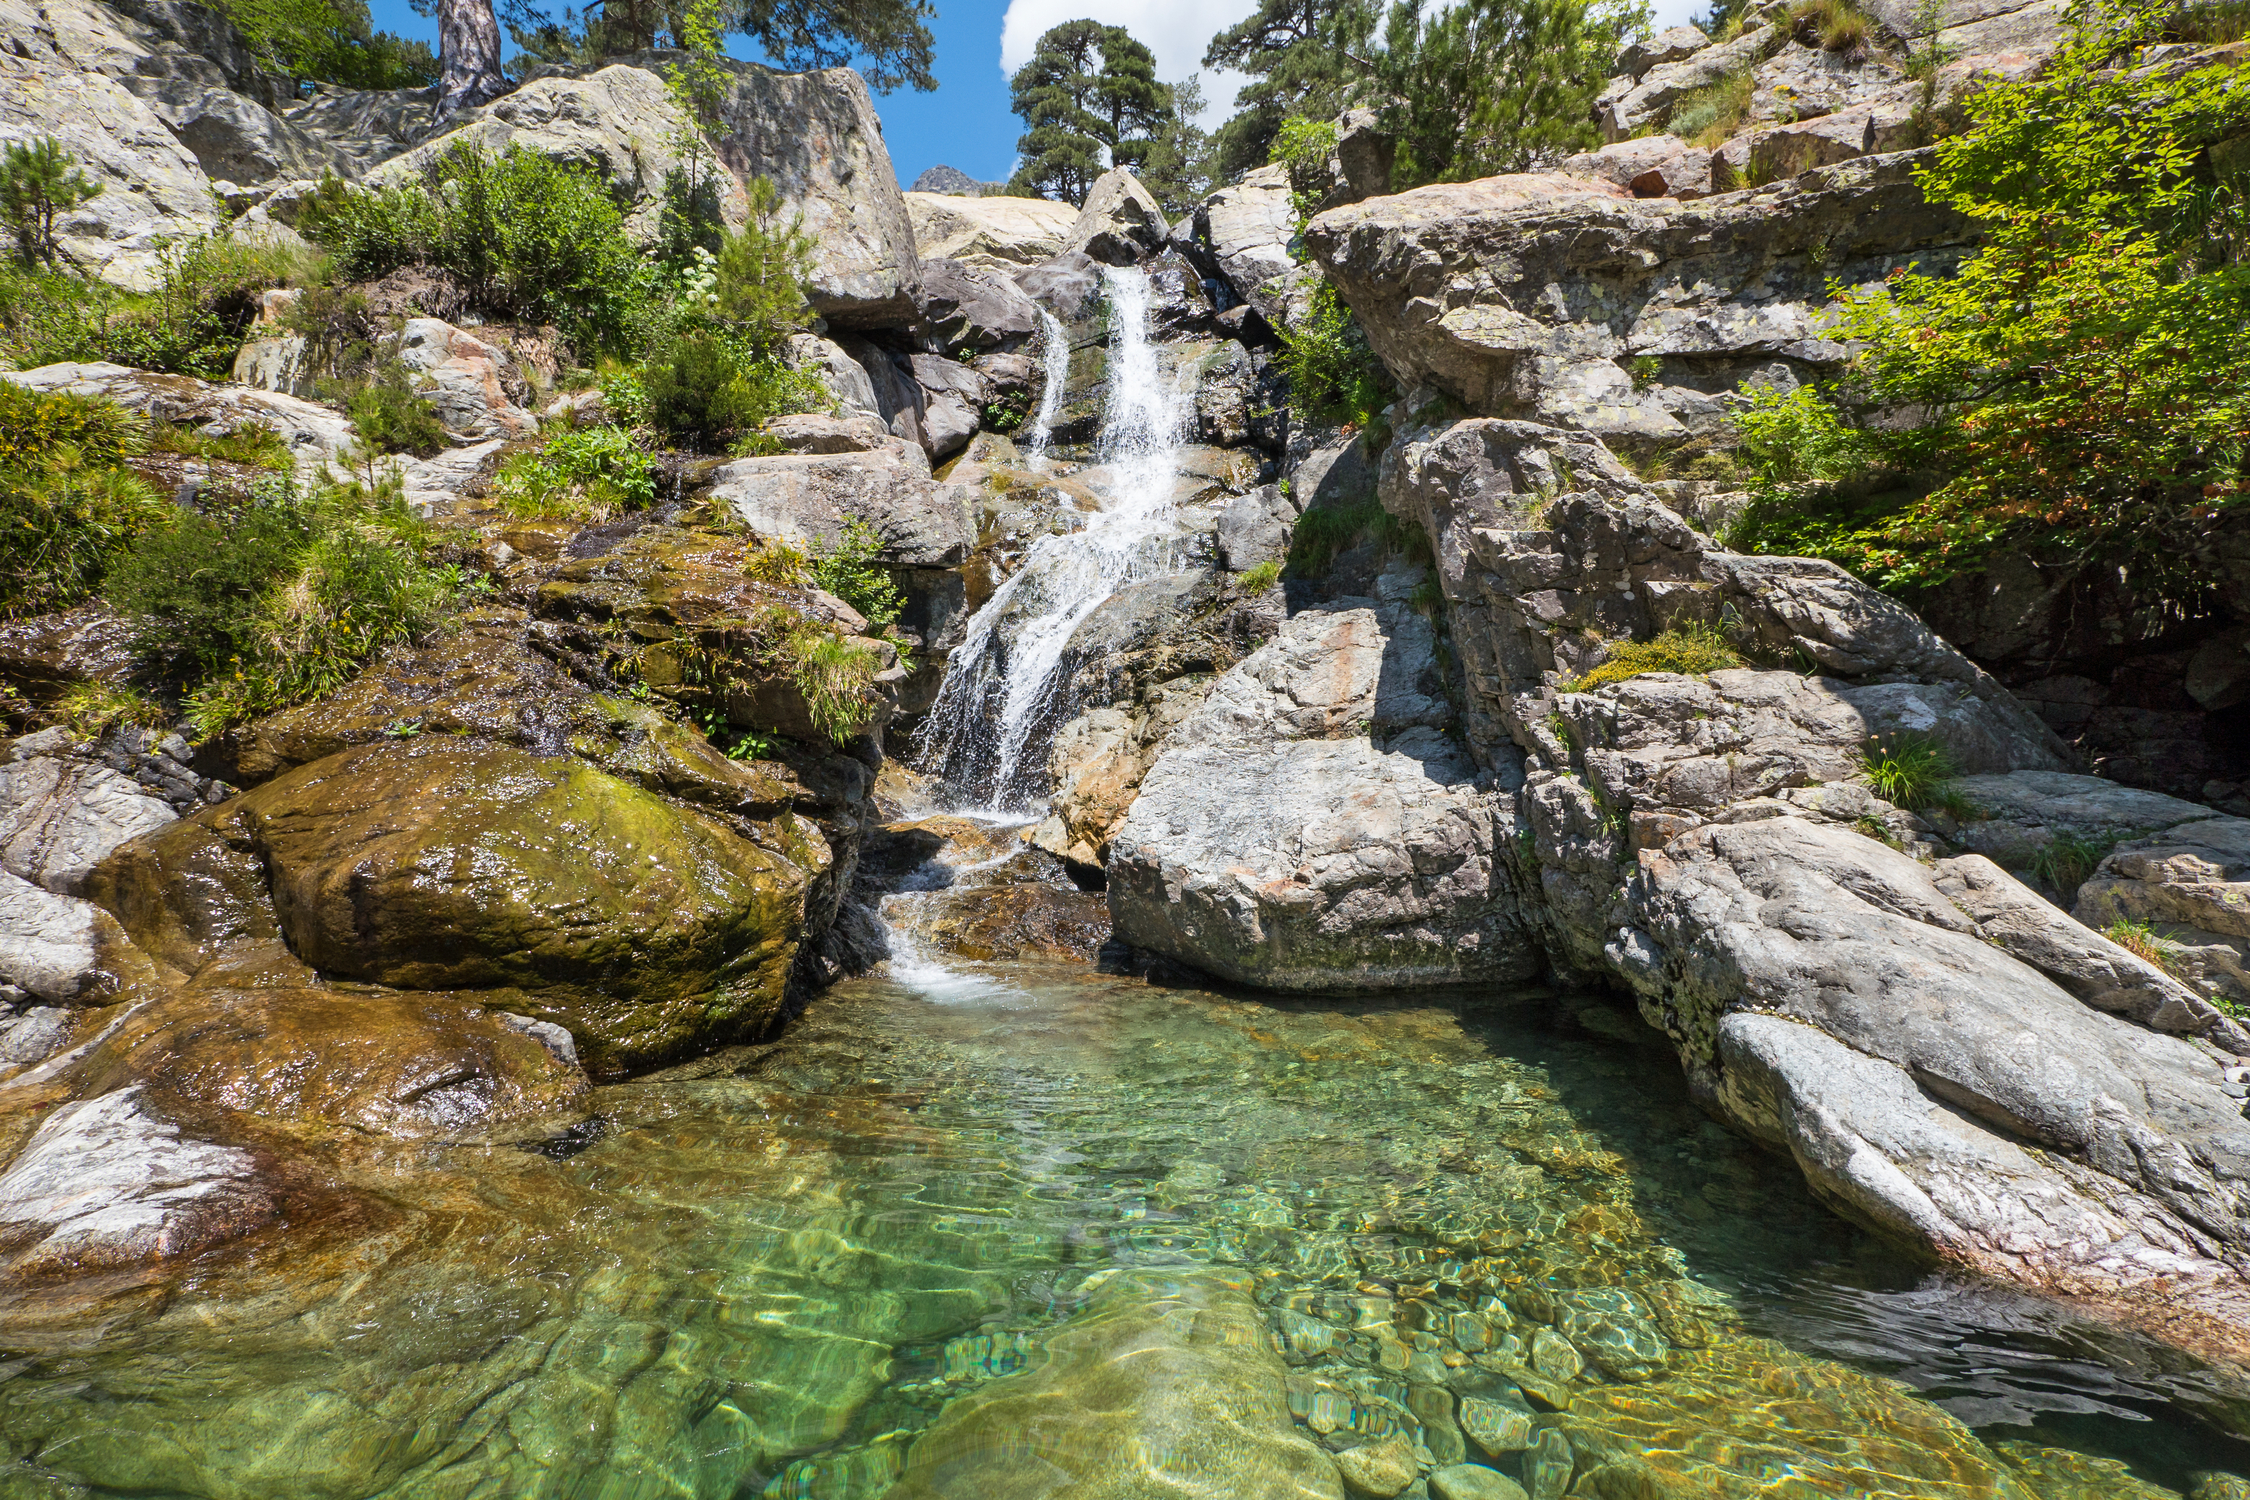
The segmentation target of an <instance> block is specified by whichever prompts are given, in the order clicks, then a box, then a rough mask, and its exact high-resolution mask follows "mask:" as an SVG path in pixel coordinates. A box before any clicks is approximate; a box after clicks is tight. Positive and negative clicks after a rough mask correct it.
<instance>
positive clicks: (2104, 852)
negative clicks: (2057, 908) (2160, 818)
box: [2031, 833, 2124, 900]
mask: <svg viewBox="0 0 2250 1500" xmlns="http://www.w3.org/2000/svg"><path fill="white" fill-rule="evenodd" d="M2123 837H2124V835H2123V834H2114V833H2113V834H2110V835H2108V836H2107V837H2103V838H2089V837H2087V836H2086V835H2084V834H2078V833H2058V834H2056V835H2055V836H2054V837H2053V838H2050V839H2049V840H2047V842H2046V843H2044V844H2042V845H2040V846H2039V848H2038V849H2037V850H2036V851H2035V852H2034V853H2033V854H2032V856H2031V873H2032V874H2034V875H2036V876H2038V877H2039V878H2040V879H2041V880H2044V881H2045V882H2047V884H2049V885H2051V886H2053V887H2054V888H2055V889H2056V890H2058V891H2060V892H2061V893H2062V894H2063V896H2064V898H2065V899H2066V900H2067V899H2068V898H2069V897H2071V896H2073V895H2074V894H2076V892H2077V890H2078V888H2079V887H2080V886H2082V885H2084V884H2085V883H2086V882H2087V881H2088V880H2090V879H2092V878H2093V874H2094V871H2095V869H2096V868H2097V867H2098V866H2099V865H2100V864H2101V862H2102V861H2103V860H2105V859H2107V858H2108V857H2109V851H2110V850H2112V849H2114V848H2116V847H2117V845H2118V842H2119V840H2120V839H2122V838H2123Z"/></svg>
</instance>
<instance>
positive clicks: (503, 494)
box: [492, 427, 656, 521]
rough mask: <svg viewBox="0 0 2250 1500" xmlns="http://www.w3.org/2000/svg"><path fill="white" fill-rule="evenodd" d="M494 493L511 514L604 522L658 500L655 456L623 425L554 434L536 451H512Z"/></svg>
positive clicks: (502, 507) (495, 484) (493, 490)
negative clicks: (643, 449) (638, 443)
mask: <svg viewBox="0 0 2250 1500" xmlns="http://www.w3.org/2000/svg"><path fill="white" fill-rule="evenodd" d="M492 495H493V498H494V499H496V500H497V501H499V503H500V508H501V509H502V510H504V511H506V512H507V513H508V514H509V515H511V516H522V517H525V518H527V519H565V520H586V521H606V520H608V519H609V518H610V517H611V516H614V515H616V514H617V513H618V512H619V511H622V510H642V509H645V508H646V507H647V506H648V505H649V503H650V502H651V501H653V500H654V499H655V498H656V460H655V459H653V458H651V457H650V456H649V455H648V454H646V453H644V452H642V451H641V450H640V449H639V448H637V447H635V446H634V444H633V438H632V435H631V434H630V433H628V432H626V431H625V429H624V428H622V427H582V428H578V429H575V430H572V431H565V432H558V433H555V434H553V435H552V436H550V437H549V438H548V439H547V440H546V441H545V442H544V443H542V444H541V445H540V446H539V447H538V448H537V449H535V450H527V451H524V452H520V453H513V454H510V455H509V456H508V458H507V459H506V461H504V462H503V463H502V464H501V465H500V472H499V473H498V474H497V475H495V476H494V477H493V481H492Z"/></svg>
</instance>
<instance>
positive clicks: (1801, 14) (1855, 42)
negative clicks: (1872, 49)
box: [1789, 0, 1875, 60]
mask: <svg viewBox="0 0 2250 1500" xmlns="http://www.w3.org/2000/svg"><path fill="white" fill-rule="evenodd" d="M1789 28H1790V32H1791V34H1792V35H1794V36H1795V37H1796V39H1797V40H1798V41H1800V42H1802V43H1804V44H1805V45H1806V46H1808V47H1818V48H1820V49H1821V50H1823V51H1825V52H1833V53H1835V54H1837V55H1838V56H1840V57H1846V58H1851V59H1853V60H1858V59H1861V58H1864V57H1866V56H1867V53H1868V49H1869V46H1870V44H1871V42H1872V40H1873V37H1874V34H1875V23H1874V22H1873V21H1870V20H1869V19H1868V18H1867V13H1866V12H1865V11H1863V10H1861V9H1860V8H1859V7H1858V6H1856V5H1854V4H1852V3H1851V0H1797V3H1796V4H1795V5H1793V6H1791V7H1790V8H1789Z"/></svg>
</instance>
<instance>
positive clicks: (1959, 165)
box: [1736, 6, 2250, 614]
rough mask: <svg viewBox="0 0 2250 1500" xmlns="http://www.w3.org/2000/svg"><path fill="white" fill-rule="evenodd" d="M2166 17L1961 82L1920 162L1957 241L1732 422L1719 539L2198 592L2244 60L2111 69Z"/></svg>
mask: <svg viewBox="0 0 2250 1500" xmlns="http://www.w3.org/2000/svg"><path fill="white" fill-rule="evenodd" d="M2165 24H2166V13H2165V11H2164V10H2163V9H2162V8H2160V7H2153V6H2146V7H2144V6H2135V7H2133V8H2131V9H2128V10H2124V11H2122V12H2118V13H2113V15H2112V16H2111V17H2110V18H2109V21H2108V23H2107V24H2106V25H2104V26H2103V27H2101V28H2100V29H2098V30H2090V31H2088V32H2086V33H2084V34H2082V35H2081V36H2080V37H2079V38H2078V39H2077V40H2076V41H2074V42H2073V43H2072V44H2071V45H2069V46H2068V47H2066V48H2065V49H2064V50H2063V51H2062V52H2060V53H2059V54H2057V56H2056V57H2055V59H2054V60H2053V62H2051V63H2050V65H2049V66H2048V68H2047V70H2046V71H2045V72H2043V73H2042V74H2041V75H2040V76H2039V77H2038V78H2036V79H2034V80H2031V81H2027V82H2021V83H2015V84H2006V85H1998V86H1994V87H1992V88H1989V89H1987V90H1985V91H1983V92H1981V93H1979V94H1977V95H1975V96H1973V97H1972V98H1971V100H1970V101H1969V104H1968V106H1967V107H1968V111H1969V117H1970V128H1969V129H1968V130H1967V131H1966V132H1965V133H1963V134H1960V135H1956V136H1952V137H1950V138H1947V139H1945V140H1941V141H1940V142H1938V143H1937V146H1936V148H1935V151H1934V153H1933V159H1932V160H1931V161H1930V163H1929V164H1928V165H1927V166H1925V167H1923V168H1922V169H1921V170H1920V171H1919V173H1918V176H1919V179H1920V181H1921V184H1922V190H1923V192H1924V193H1925V194H1926V195H1927V196H1928V197H1929V199H1930V200H1931V201H1932V202H1933V203H1941V204H1945V205H1947V206H1949V207H1951V208H1954V209H1956V210H1958V211H1959V212H1961V213H1962V214H1964V215H1966V216H1967V217H1968V218H1969V219H1970V220H1972V221H1973V222H1974V223H1975V225H1976V226H1977V235H1978V240H1979V248H1978V249H1977V250H1976V252H1975V253H1974V254H1972V255H1970V256H1968V258H1967V259H1966V260H1964V261H1963V262H1962V263H1961V264H1960V265H1959V266H1958V267H1957V268H1956V269H1955V270H1954V273H1953V274H1952V275H1950V276H1945V275H1932V274H1929V273H1928V272H1925V271H1923V270H1921V269H1919V268H1909V269H1906V270H1903V271H1899V272H1894V273H1893V274H1892V275H1891V277H1890V278H1889V280H1888V282H1887V283H1886V284H1885V285H1883V286H1881V287H1878V288H1876V289H1874V290H1873V291H1871V292H1867V293H1864V294H1861V295H1857V296H1853V297H1850V298H1848V299H1847V300H1846V302H1845V304H1844V306H1845V311H1846V316H1845V318H1844V320H1843V323H1842V325H1841V327H1840V328H1839V329H1838V331H1837V332H1838V336H1840V337H1847V338H1853V339H1859V340H1864V341H1865V349H1864V353H1863V354H1862V355H1861V356H1860V358H1859V359H1858V360H1857V362H1856V364H1855V366H1854V368H1853V372H1852V377H1851V378H1850V379H1848V380H1846V381H1842V382H1839V383H1838V384H1837V385H1836V386H1835V387H1834V388H1833V389H1830V390H1827V391H1823V392H1816V391H1814V390H1812V389H1810V388H1801V389H1799V390H1797V391H1794V392H1792V393H1789V394H1788V395H1776V394H1773V393H1767V394H1765V395H1763V396H1761V397H1760V398H1759V399H1758V402H1757V404H1756V405H1755V406H1754V407H1753V408H1752V409H1751V410H1750V411H1749V412H1747V413H1746V414H1745V415H1744V416H1743V417H1742V418H1741V422H1740V425H1741V427H1742V429H1743V436H1744V439H1745V446H1746V449H1747V451H1748V452H1749V454H1750V455H1751V456H1752V457H1753V458H1754V460H1755V461H1756V462H1757V464H1758V466H1759V468H1760V470H1761V473H1762V481H1763V485H1764V496H1763V498H1762V499H1761V500H1760V501H1759V502H1758V503H1757V504H1755V505H1754V506H1753V507H1752V509H1751V511H1750V512H1749V513H1748V515H1747V516H1746V517H1745V519H1744V521H1743V522H1742V523H1740V524H1739V525H1738V528H1737V537H1736V540H1737V541H1738V543H1739V544H1741V545H1745V546H1751V547H1755V548H1757V549H1758V550H1762V551H1790V552H1803V553H1808V554H1811V555H1815V556H1823V557H1829V558H1832V559H1834V560H1835V561H1837V562H1839V563H1842V564H1843V565H1844V566H1846V567H1848V568H1851V569H1853V570H1854V571H1856V572H1858V573H1860V574H1862V575H1863V576H1866V577H1868V578H1869V579H1871V580H1873V581H1875V582H1877V583H1880V584H1884V585H1887V586H1905V587H1915V586H1920V585H1928V584H1935V583H1939V582H1943V581H1944V580H1945V579H1947V578H1949V577H1951V576H1953V575H1955V574H1957V573H1960V572H1963V571H1968V570H1972V569H1975V568H1977V567H1978V566H1980V565H1981V564H1982V563H1983V562H1984V560H1985V559H1987V558H1988V557H1990V556H1991V555H1993V554H1994V552H1995V551H1997V550H2002V549H2005V550H2007V551H2011V552H2020V553H2027V554H2029V555H2031V556H2033V557H2035V558H2038V559H2040V560H2042V561H2044V562H2047V563H2050V564H2062V565H2068V564H2070V563H2073V562H2076V563H2080V564H2089V565H2098V567H2097V568H2095V570H2094V572H2093V573H2087V574H2085V575H2084V576H2087V577H2089V578H2091V577H2093V576H2095V574H2096V573H2099V574H2104V575H2106V576H2113V577H2118V578H2121V579H2122V580H2123V581H2124V583H2125V585H2126V586H2127V587H2128V588H2130V589H2132V590H2133V592H2135V593H2136V594H2138V595H2139V596H2140V597H2141V598H2142V599H2143V601H2144V603H2146V604H2149V605H2156V604H2161V605H2162V606H2163V607H2164V608H2166V609H2168V610H2174V611H2184V612H2188V613H2191V614H2192V613H2193V612H2195V611H2196V610H2197V609H2198V608H2199V607H2200V605H2199V601H2200V599H2201V596H2202V593H2203V591H2204V589H2205V588H2206V587H2207V586H2208V580H2209V570H2208V560H2199V557H2198V552H2197V548H2198V544H2199V540H2200V538H2202V537H2203V536H2204V535H2206V534H2207V533H2208V531H2209V528H2210V526H2211V523H2213V522H2214V521H2216V520H2218V519H2219V518H2220V517H2221V516H2222V515H2223V514H2225V513H2228V512H2231V511H2234V510H2237V509H2240V508H2241V507H2243V506H2245V505H2250V345H2245V344H2244V342H2243V339H2242V336H2241V330H2242V328H2243V326H2244V325H2245V323H2250V204H2246V203H2245V199H2244V193H2243V190H2244V186H2245V182H2246V180H2250V178H2246V174H2245V168H2246V167H2250V162H2246V161H2245V160H2244V159H2243V157H2244V156H2245V155H2246V154H2250V153H2243V152H2241V151H2239V150H2237V149H2236V148H2235V147H2234V146H2233V144H2232V143H2234V142H2236V141H2239V140H2240V139H2242V138H2243V136H2244V135H2245V134H2246V133H2250V76H2246V75H2245V74H2244V73H2243V71H2242V70H2241V69H2240V67H2239V66H2238V65H2235V64H2231V63H2225V62H2222V63H2219V64H2217V65H2213V66H2206V67H2202V68H2198V69H2195V70H2193V71H2187V72H2184V73H2177V74H2171V75H2169V76H2168V73H2167V70H2165V69H2162V68H2156V69H2142V70H2138V71H2127V70H2125V69H2124V68H2121V67H2119V66H2117V64H2118V62H2119V61H2120V60H2121V59H2125V58H2127V57H2129V56H2130V49H2131V48H2133V47H2135V46H2137V45H2139V44H2140V43H2142V42H2146V41H2150V40H2154V39H2156V38H2157V37H2159V36H2161V35H2162V33H2163V27H2164V26H2165ZM1934 269H1940V270H1942V269H1943V267H1937V268H1934ZM1902 414H1904V415H1906V416H1909V417H1910V418H1911V420H1909V421H1906V422H1903V423H1902V422H1901V421H1900V420H1899V418H1900V416H1901V415H1902ZM1839 481H1842V482H1841V483H1840V482H1839Z"/></svg>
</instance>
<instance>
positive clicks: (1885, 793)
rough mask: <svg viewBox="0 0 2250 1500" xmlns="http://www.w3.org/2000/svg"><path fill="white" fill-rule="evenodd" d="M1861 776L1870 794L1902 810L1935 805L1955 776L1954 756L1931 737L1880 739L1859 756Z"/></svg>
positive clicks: (1862, 748)
mask: <svg viewBox="0 0 2250 1500" xmlns="http://www.w3.org/2000/svg"><path fill="white" fill-rule="evenodd" d="M1859 768H1860V774H1862V775H1863V776H1865V777H1866V778H1867V785H1868V788H1869V790H1871V791H1873V792H1874V793H1875V795H1876V796H1878V797H1880V798H1882V799H1883V800H1884V801H1885V802H1889V803H1893V804H1895V805H1897V806H1899V807H1910V808H1921V807H1929V806H1932V805H1934V804H1935V802H1936V801H1937V799H1938V797H1939V795H1940V794H1941V792H1942V790H1943V788H1944V784H1945V783H1946V782H1947V781H1948V780H1950V779H1952V777H1953V776H1954V774H1955V771H1954V765H1953V756H1952V753H1951V752H1950V751H1948V750H1947V749H1946V748H1945V746H1943V745H1941V744H1939V743H1938V742H1937V741H1936V740H1934V739H1931V738H1930V737H1929V736H1927V735H1920V734H1907V733H1899V734H1893V735H1887V736H1886V735H1876V736H1875V737H1874V738H1872V739H1870V740H1869V741H1868V742H1867V743H1866V744H1865V745H1864V746H1862V747H1861V748H1860V752H1859Z"/></svg>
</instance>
